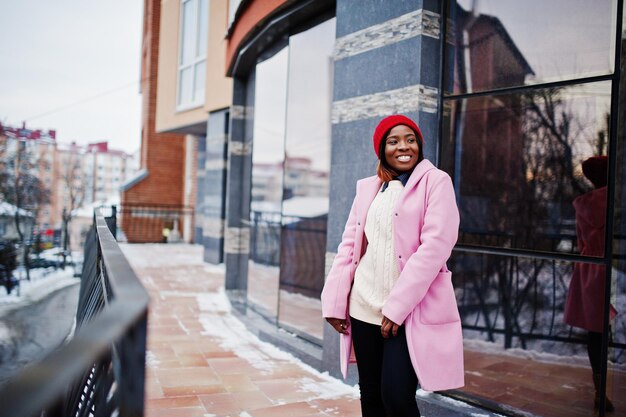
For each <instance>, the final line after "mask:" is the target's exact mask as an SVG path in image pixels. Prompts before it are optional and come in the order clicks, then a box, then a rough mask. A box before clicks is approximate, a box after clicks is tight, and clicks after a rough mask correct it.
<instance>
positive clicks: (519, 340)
mask: <svg viewBox="0 0 626 417" xmlns="http://www.w3.org/2000/svg"><path fill="white" fill-rule="evenodd" d="M574 265H575V263H573V262H567V261H562V260H556V259H538V258H534V259H533V258H527V257H512V256H499V255H493V254H491V255H489V254H482V253H464V252H462V251H455V254H454V256H453V257H452V259H451V260H450V262H449V267H450V268H451V269H452V270H453V271H455V273H454V276H455V278H454V280H455V287H456V289H457V300H458V303H459V311H460V313H461V318H462V323H463V328H464V329H465V330H470V331H475V332H478V335H477V337H478V338H485V339H487V340H489V341H491V342H496V341H501V342H502V343H503V346H504V347H505V348H511V347H520V348H522V349H538V350H543V351H546V350H547V351H549V350H550V349H553V350H554V351H555V352H554V353H556V352H559V351H560V352H562V351H563V350H564V349H565V350H567V348H565V347H564V345H563V343H565V344H579V345H583V344H585V343H586V339H585V334H583V333H580V332H578V331H576V330H575V329H574V328H572V327H571V326H569V325H567V324H566V323H565V322H564V319H563V313H564V306H565V300H566V298H567V293H568V287H569V283H570V279H571V277H572V274H573V270H574ZM621 287H623V284H622V286H619V285H618V286H617V291H618V293H623V291H624V290H625V289H624V288H621ZM613 327H614V328H613V337H612V338H611V339H610V342H609V344H610V346H611V347H613V348H616V350H615V352H614V355H616V357H614V358H612V360H614V361H616V362H619V363H623V362H624V361H625V358H624V352H625V350H624V349H626V338H625V337H624V334H623V329H624V328H626V323H625V322H624V319H623V318H619V317H618V318H617V319H616V320H615V322H614V323H613ZM467 336H468V337H469V338H473V336H472V335H470V333H467ZM550 341H551V342H553V343H546V342H550ZM535 345H537V346H535ZM539 346H541V347H539ZM546 346H551V347H550V348H548V347H546Z"/></svg>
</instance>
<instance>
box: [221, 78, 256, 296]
mask: <svg viewBox="0 0 626 417" xmlns="http://www.w3.org/2000/svg"><path fill="white" fill-rule="evenodd" d="M233 81H234V83H233V104H232V106H231V109H230V139H229V141H228V170H227V172H228V174H227V185H226V225H225V226H226V227H225V230H224V263H225V264H226V282H225V285H226V290H228V291H229V296H230V299H231V301H233V302H235V305H237V301H241V302H242V303H243V301H245V297H246V291H247V286H248V279H247V278H248V253H249V249H250V226H249V219H250V187H251V173H250V170H251V168H252V128H251V126H247V124H251V123H252V118H251V114H250V113H251V109H249V108H247V107H246V99H247V91H254V80H253V77H250V80H249V81H248V82H247V83H245V82H243V81H242V80H240V79H238V78H235V79H234V80H233Z"/></svg>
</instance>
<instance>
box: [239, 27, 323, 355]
mask: <svg viewBox="0 0 626 417" xmlns="http://www.w3.org/2000/svg"><path fill="white" fill-rule="evenodd" d="M334 41H335V19H330V20H327V21H325V22H323V23H321V24H319V25H317V26H314V27H312V28H310V29H307V30H305V31H302V32H299V33H297V34H293V35H291V36H290V37H289V39H288V40H285V41H283V43H281V44H280V45H278V46H275V47H274V48H273V49H271V50H269V51H266V53H265V54H264V55H263V56H262V58H261V60H260V61H259V62H258V63H257V65H256V67H255V71H254V77H251V80H250V81H249V83H250V85H252V83H254V88H253V89H252V88H250V86H249V96H248V101H249V102H253V103H254V121H253V127H252V131H253V146H252V191H251V193H252V195H251V204H250V240H251V241H250V257H249V262H248V303H249V306H250V307H251V308H253V309H254V310H256V311H257V312H258V313H260V314H262V315H264V316H265V317H266V318H267V319H269V320H270V321H272V322H276V323H277V324H278V325H279V326H281V327H282V328H285V329H287V330H288V331H290V332H294V333H297V334H298V335H300V336H301V337H303V338H306V339H308V340H310V341H312V342H314V343H319V344H321V342H322V330H323V320H322V313H321V304H320V300H319V297H320V293H321V289H322V287H323V285H324V267H325V252H326V224H327V217H328V195H329V182H328V181H329V170H330V126H331V123H330V106H331V103H332V94H331V90H332V89H331V86H332V63H333V61H332V53H333V47H334ZM252 95H253V97H252Z"/></svg>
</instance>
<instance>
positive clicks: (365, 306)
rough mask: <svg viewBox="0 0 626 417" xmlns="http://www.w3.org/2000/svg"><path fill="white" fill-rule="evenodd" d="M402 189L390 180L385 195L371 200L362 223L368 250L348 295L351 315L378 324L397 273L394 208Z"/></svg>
mask: <svg viewBox="0 0 626 417" xmlns="http://www.w3.org/2000/svg"><path fill="white" fill-rule="evenodd" d="M403 190H404V187H403V186H402V183H401V182H400V181H397V180H396V181H391V182H389V186H388V187H387V189H386V190H385V192H382V193H381V192H379V193H378V194H377V195H376V198H374V201H372V204H371V205H370V208H369V211H368V212H367V219H366V221H365V237H366V238H367V242H368V244H367V250H366V252H365V254H364V255H363V257H362V258H361V261H360V263H359V265H358V266H357V269H356V272H355V275H354V284H353V286H352V291H351V293H350V316H352V317H354V318H355V319H357V320H361V321H364V322H366V323H371V324H376V325H380V324H381V322H382V319H383V314H382V308H383V305H384V304H385V301H386V300H387V297H388V296H389V293H390V292H391V289H392V288H393V286H394V284H395V283H396V281H397V280H398V276H399V275H400V270H399V268H398V262H397V260H396V257H395V253H394V244H393V221H392V220H393V208H394V206H395V205H396V202H397V201H398V197H400V194H401V193H402V191H403Z"/></svg>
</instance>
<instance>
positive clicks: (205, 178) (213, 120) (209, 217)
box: [196, 109, 230, 264]
mask: <svg viewBox="0 0 626 417" xmlns="http://www.w3.org/2000/svg"><path fill="white" fill-rule="evenodd" d="M229 111H230V110H229V109H225V110H220V111H216V112H213V113H211V114H209V120H208V123H207V135H206V138H202V139H201V140H200V141H199V143H198V199H197V209H196V212H197V213H198V219H197V220H196V236H198V235H199V238H200V242H199V243H202V245H203V246H204V260H205V261H206V262H210V263H213V264H219V263H222V262H223V261H224V218H225V212H226V208H225V203H226V201H225V197H226V173H227V171H226V163H227V155H228V153H227V151H228V146H227V139H228V127H229Z"/></svg>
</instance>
